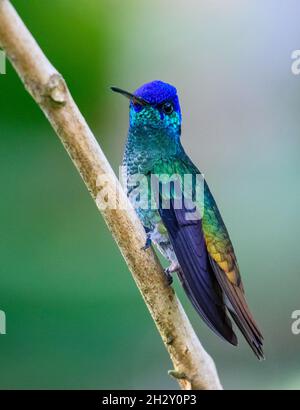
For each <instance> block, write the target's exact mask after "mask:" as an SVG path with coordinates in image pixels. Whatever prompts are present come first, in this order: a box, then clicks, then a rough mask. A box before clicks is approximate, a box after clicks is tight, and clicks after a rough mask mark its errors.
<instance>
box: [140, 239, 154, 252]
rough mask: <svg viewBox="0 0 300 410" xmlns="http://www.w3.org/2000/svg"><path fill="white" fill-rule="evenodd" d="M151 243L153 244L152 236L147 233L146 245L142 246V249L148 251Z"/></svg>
mask: <svg viewBox="0 0 300 410" xmlns="http://www.w3.org/2000/svg"><path fill="white" fill-rule="evenodd" d="M151 245H152V240H151V238H150V236H149V235H147V239H146V242H145V245H144V246H143V247H142V248H141V249H142V251H146V250H147V249H149V248H150V247H151Z"/></svg>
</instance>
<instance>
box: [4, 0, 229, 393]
mask: <svg viewBox="0 0 300 410" xmlns="http://www.w3.org/2000/svg"><path fill="white" fill-rule="evenodd" d="M0 45H1V46H2V48H3V49H4V50H5V52H6V54H7V56H8V58H9V59H10V61H11V63H12V65H13V66H14V68H15V70H16V71H17V73H18V74H19V76H20V78H21V80H22V81H23V83H24V85H25V87H26V89H27V91H28V92H29V93H30V94H31V95H32V97H33V98H34V100H35V101H36V102H37V104H38V105H39V106H40V107H41V109H42V110H43V112H44V113H45V115H46V117H47V118H48V120H49V122H50V123H51V125H52V127H53V128H54V130H55V131H56V133H57V135H58V136H59V138H60V140H61V142H62V143H63V145H64V147H65V148H66V150H67V152H68V153H69V155H70V157H71V158H72V160H73V163H74V165H75V166H76V168H77V169H78V171H79V173H80V175H81V177H82V179H83V180H84V182H85V185H86V187H87V188H88V190H89V192H90V194H91V195H92V197H93V198H94V200H95V202H96V204H97V206H98V208H99V210H100V211H101V213H102V216H103V218H104V219H105V221H106V223H107V225H108V227H109V229H110V231H111V232H112V235H113V237H114V239H115V241H116V242H117V244H118V246H119V248H120V250H121V252H122V255H123V257H124V259H125V261H126V263H127V265H128V267H129V269H130V271H131V273H132V275H133V278H134V280H135V282H136V284H137V286H138V288H139V290H140V292H141V294H142V296H143V298H144V300H145V303H146V305H147V307H148V309H149V311H150V313H151V315H152V318H153V320H154V322H155V324H156V326H157V328H158V331H159V333H160V335H161V337H162V339H163V342H164V344H165V346H166V348H167V350H168V352H169V355H170V358H171V360H172V362H173V365H174V369H175V370H172V371H171V372H170V374H171V375H172V376H173V377H175V378H176V379H177V380H178V382H179V384H180V387H181V388H182V389H191V388H192V389H203V390H212V389H222V386H221V384H220V381H219V379H218V375H217V371H216V368H215V365H214V362H213V360H212V359H211V357H210V356H209V355H208V354H207V353H206V351H205V350H204V349H203V347H202V345H201V343H200V342H199V340H198V338H197V336H196V335H195V332H194V330H193V328H192V326H191V324H190V322H189V320H188V318H187V316H186V314H185V312H184V310H183V308H182V306H181V304H180V302H179V301H178V299H177V297H176V295H175V293H174V291H173V289H172V288H171V287H169V286H168V285H167V283H166V280H165V277H164V274H163V271H162V267H161V265H160V263H159V261H158V259H157V258H156V256H155V254H154V253H153V251H152V250H151V249H149V250H147V251H146V252H145V251H143V250H141V247H142V246H143V244H144V243H145V232H144V229H143V227H142V225H141V223H140V221H139V220H138V218H137V215H136V213H135V211H134V209H133V208H132V207H131V205H130V203H129V201H128V199H127V197H126V195H125V194H124V192H123V191H122V188H121V187H120V185H119V182H118V180H117V178H116V176H115V174H114V172H113V170H112V168H111V166H110V164H109V163H108V161H107V159H106V157H105V156H104V154H103V152H102V150H101V148H100V147H99V145H98V143H97V141H96V139H95V137H94V135H93V134H92V132H91V130H90V129H89V127H88V125H87V123H86V121H85V119H84V118H83V116H82V114H81V113H80V111H79V109H78V107H77V106H76V104H75V102H74V100H73V98H72V96H71V94H70V92H69V90H68V88H67V86H66V83H65V81H64V79H63V78H62V76H61V75H60V74H59V73H58V72H57V71H56V69H55V68H54V67H53V66H52V65H51V64H50V62H49V61H48V59H47V58H46V56H45V55H44V54H43V52H42V51H41V49H40V48H39V46H38V44H37V43H36V41H35V40H34V38H33V37H32V35H31V34H30V32H29V31H28V30H27V28H26V27H25V25H24V23H23V22H22V20H21V19H20V17H19V16H18V14H17V13H16V11H15V9H14V8H13V6H12V5H11V3H10V2H9V0H0ZM102 175H105V181H104V180H103V179H102V178H100V179H99V177H100V176H102ZM104 191H105V192H106V194H107V193H108V194H109V198H110V200H111V199H112V200H115V201H116V203H117V205H118V206H117V207H116V208H115V209H111V208H110V207H105V205H106V202H105V201H106V195H102V194H101V192H104ZM129 238H130V240H129Z"/></svg>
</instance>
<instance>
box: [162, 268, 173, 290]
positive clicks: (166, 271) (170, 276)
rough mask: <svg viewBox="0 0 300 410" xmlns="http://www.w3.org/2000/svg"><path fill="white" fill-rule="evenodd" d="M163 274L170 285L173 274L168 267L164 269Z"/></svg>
mask: <svg viewBox="0 0 300 410" xmlns="http://www.w3.org/2000/svg"><path fill="white" fill-rule="evenodd" d="M164 272H165V276H166V279H167V283H168V286H171V285H172V283H173V276H172V273H171V271H170V269H169V268H166V269H164Z"/></svg>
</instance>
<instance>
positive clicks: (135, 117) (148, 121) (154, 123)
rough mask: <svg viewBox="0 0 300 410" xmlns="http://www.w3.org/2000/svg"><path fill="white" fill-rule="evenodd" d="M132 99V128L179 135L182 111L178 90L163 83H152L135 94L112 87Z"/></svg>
mask: <svg viewBox="0 0 300 410" xmlns="http://www.w3.org/2000/svg"><path fill="white" fill-rule="evenodd" d="M112 90H113V91H115V92H118V93H120V94H122V95H124V96H126V97H127V98H129V99H130V105H129V124H130V128H131V129H132V128H138V129H148V130H151V129H153V128H154V129H160V130H161V131H163V130H165V131H166V132H171V133H177V134H179V135H180V130H181V111H180V105H179V99H178V96H177V90H176V88H175V87H173V86H172V85H170V84H167V83H164V82H163V81H159V80H156V81H151V82H150V83H146V84H144V85H142V86H141V87H140V88H138V89H137V90H136V91H135V92H134V93H133V94H131V93H129V92H127V91H124V90H121V89H119V88H116V87H112Z"/></svg>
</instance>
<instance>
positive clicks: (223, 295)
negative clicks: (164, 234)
mask: <svg viewBox="0 0 300 410" xmlns="http://www.w3.org/2000/svg"><path fill="white" fill-rule="evenodd" d="M170 167H173V168H174V174H176V173H179V174H181V175H182V174H188V173H194V174H195V173H197V174H199V171H198V170H197V168H196V167H195V166H194V165H193V164H192V163H191V162H190V160H186V161H182V160H181V161H180V163H179V162H178V161H176V160H175V161H174V162H173V164H172V165H170ZM156 173H157V174H159V173H160V172H159V169H158V170H156ZM168 173H169V172H168ZM203 187H204V196H203V204H201V203H200V204H198V210H199V209H200V212H199V213H200V217H199V218H198V219H196V220H191V219H187V213H188V212H190V210H191V206H190V205H189V204H187V201H183V206H182V207H181V208H179V209H178V207H176V206H175V205H174V203H175V201H174V198H172V200H171V201H169V207H163V206H162V203H163V199H164V198H161V201H160V203H159V213H160V216H161V218H162V221H163V223H164V225H165V227H166V229H167V231H168V233H169V236H170V241H171V243H172V246H173V248H174V251H175V254H176V256H177V259H178V262H179V264H180V266H181V271H180V273H179V277H180V279H181V281H182V284H183V287H184V289H185V291H186V293H187V295H188V297H189V298H190V300H191V302H192V303H193V305H194V306H195V308H196V310H197V311H198V313H199V314H200V315H201V316H202V317H203V319H204V320H205V321H206V322H207V324H208V325H209V326H210V327H211V328H212V329H213V330H214V331H215V332H216V333H217V334H219V335H220V336H222V337H223V338H225V339H226V340H228V341H229V342H230V343H232V344H237V339H236V336H235V334H234V332H233V330H232V326H231V322H230V320H229V318H228V316H227V314H226V309H225V306H226V307H227V308H228V310H229V312H230V314H231V316H232V318H233V319H234V321H235V322H236V324H237V326H238V327H239V329H240V330H241V332H242V333H243V335H244V337H245V338H246V340H247V342H248V343H249V345H250V347H251V348H252V350H253V351H254V353H255V354H256V356H257V357H258V358H263V352H262V340H263V338H262V335H261V333H260V331H259V329H258V326H257V325H256V323H255V321H254V319H253V317H252V315H251V313H250V311H249V308H248V306H247V303H246V300H245V296H244V290H243V285H242V281H241V277H240V273H239V269H238V264H237V261H236V257H235V254H234V250H233V246H232V244H231V241H230V238H229V235H228V232H227V230H226V227H225V225H224V223H223V220H222V218H221V215H220V213H219V211H218V208H217V206H216V203H215V201H214V198H213V196H212V194H211V193H210V191H209V188H208V186H207V184H206V182H204V185H203ZM182 195H183V194H182ZM177 196H178V193H177ZM186 205H187V207H186Z"/></svg>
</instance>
